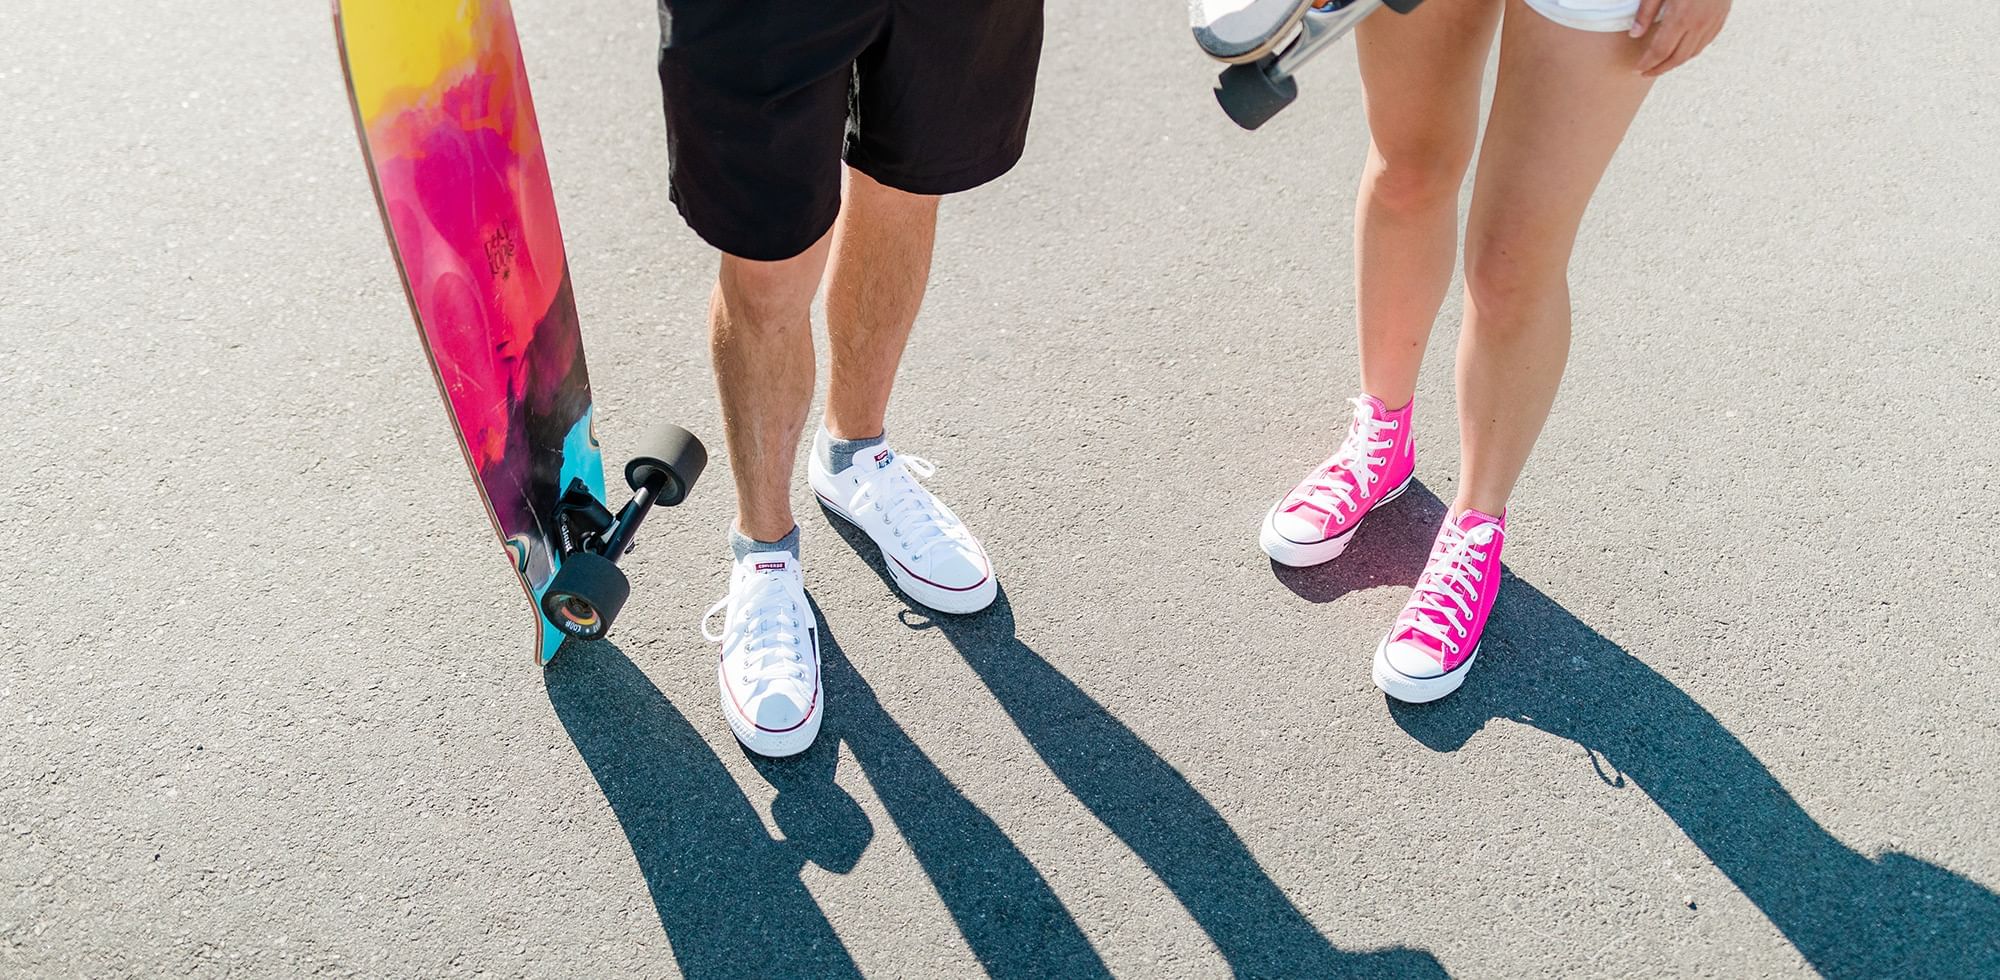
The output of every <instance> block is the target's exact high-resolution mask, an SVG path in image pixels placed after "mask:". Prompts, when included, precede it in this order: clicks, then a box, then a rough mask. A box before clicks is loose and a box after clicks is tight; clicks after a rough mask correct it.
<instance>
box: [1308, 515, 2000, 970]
mask: <svg viewBox="0 0 2000 980" xmlns="http://www.w3.org/2000/svg"><path fill="white" fill-rule="evenodd" d="M1444 512H1445V505H1444V504H1443V503H1442V502H1440V501H1439V500H1438V498H1437V497H1436V495H1434V494H1432V493H1431V492H1430V491H1429V490H1428V489H1426V488H1424V487H1423V486H1422V485H1416V486H1413V487H1412V488H1411V489H1410V492H1409V493H1407V494H1405V495H1404V497H1403V499H1402V500H1401V501H1398V502H1397V503H1395V504H1393V505H1391V506H1390V508H1385V511H1384V513H1383V514H1381V515H1378V516H1377V517H1371V518H1370V523H1369V525H1368V526H1366V527H1364V528H1363V530H1362V531H1361V532H1360V534H1361V537H1360V539H1358V540H1357V541H1356V542H1355V545H1356V547H1355V548H1354V550H1353V551H1352V552H1351V553H1350V554H1349V555H1347V556H1343V557H1342V558H1341V559H1340V560H1339V561H1336V562H1333V563H1331V564H1329V565H1324V566H1320V567H1318V568H1314V569H1286V568H1282V567H1281V566H1274V567H1277V568H1278V576H1279V578H1280V579H1281V580H1282V581H1284V583H1285V584H1286V585H1287V586H1289V587H1290V588H1291V589H1292V590H1293V591H1295V592H1297V593H1298V594H1299V595H1301V596H1303V597H1305V598H1307V599H1310V600H1312V601H1315V602H1325V601H1329V600H1331V599H1334V598H1337V597H1339V596H1341V595H1344V594H1346V593H1348V592H1351V591H1354V590H1357V589H1362V588H1369V587H1372V586H1375V585H1383V584H1396V585H1402V586H1403V587H1406V588H1407V587H1408V584H1409V583H1414V582H1415V581H1416V579H1417V575H1418V573H1419V572H1420V571H1421V570H1422V568H1423V563H1424V560H1425V558H1426V556H1427V555H1428V553H1429V549H1430V544H1431V539H1432V537H1433V535H1435V534H1436V532H1437V526H1438V524H1439V523H1440V522H1441V521H1442V520H1443V518H1444ZM1472 669H1473V670H1474V674H1473V675H1472V677H1471V678H1470V680H1469V681H1468V683H1467V684H1466V685H1465V687H1463V688H1461V689H1460V690H1459V691H1458V692H1457V693H1455V694H1453V695H1451V696H1450V697H1447V698H1445V699H1444V700H1442V701H1438V702H1435V703H1433V704H1428V705H1405V704H1402V703H1400V702H1395V701H1390V702H1389V710H1390V712H1391V714H1392V715H1393V717H1394V718H1395V720H1396V723H1397V724H1398V725H1400V726H1402V728H1403V730H1404V731H1406V732H1408V733H1409V734H1410V736H1411V737H1412V738H1414V739H1416V740H1417V741H1418V742H1420V743H1422V744H1423V745H1424V746H1426V747H1428V748H1430V749H1432V750H1435V751H1439V752H1455V751H1457V750H1459V749H1460V748H1462V747H1464V746H1465V744H1466V742H1467V741H1468V740H1469V739H1470V738H1471V737H1472V735H1473V734H1474V733H1475V732H1477V731H1479V729H1480V728H1482V727H1484V726H1485V725H1486V723H1487V722H1489V721H1491V720H1494V719H1506V720H1509V721H1515V722H1519V723H1521V724H1524V725H1531V726H1534V727H1535V728H1539V729H1541V730H1543V731H1545V732H1548V733H1549V734H1551V735H1555V736H1557V737H1560V738H1564V739H1568V740H1570V741H1573V742H1575V743H1577V744H1578V745H1580V746H1582V747H1583V749H1584V750H1585V752H1586V753H1587V754H1588V755H1589V758H1590V763H1591V764H1592V765H1593V766H1596V767H1597V772H1598V775H1599V778H1601V779H1603V780H1605V782H1607V783H1608V784H1610V785H1612V786H1618V787H1622V786H1624V785H1625V784H1626V782H1627V780H1629V781H1630V782H1631V783H1632V784H1634V785H1636V786H1638V787H1639V789H1640V790H1641V791H1642V792H1644V793H1645V794H1646V795H1647V796H1649V797H1651V798H1652V800H1653V801H1654V802H1655V803H1656V804H1658V805H1659V807H1660V808H1661V809H1662V810H1664V811H1665V812H1666V814H1667V816H1668V817H1669V818H1671V819H1672V820H1673V821H1674V823H1675V824H1677V825H1679V827H1680V828H1681V830H1682V832H1684V833H1686V834H1687V836H1688V839H1689V840H1691V841H1693V842H1694V844H1695V846H1696V847H1699V848H1700V849H1701V850H1702V852H1703V853H1704V854H1706V855H1707V856H1708V858H1709V860H1711V861H1713V862H1715V865H1716V867H1717V868H1718V869H1720V870H1721V871H1722V872H1723V873H1724V874H1725V875H1727V876H1728V877H1729V879H1730V881H1732V882H1734V883H1735V885H1736V887H1737V888H1739V889H1741V890H1742V892H1743V893H1744V895H1746V896H1748V897H1749V899H1750V900H1751V901H1752V902H1754V903H1755V904H1756V905H1757V907H1758V908H1759V909H1761V910H1762V911H1763V913H1764V914H1765V915H1766V916H1767V917H1769V919H1770V920H1771V922H1772V923H1773V924H1775V925H1776V926H1777V927H1778V930H1779V931H1780V932H1782V933H1783V934H1784V935H1785V938H1786V939H1788V940H1789V941H1790V942H1791V943H1792V944H1793V945H1794V946H1795V947H1796V948H1797V949H1798V950H1799V952H1800V953H1801V954H1803V955H1804V956H1805V958H1806V960H1807V961H1808V962H1810V963H1811V964H1812V965H1813V967H1814V968H1815V969H1817V970H1819V971H1820V972H1821V973H1822V974H1825V975H1826V976H1829V977H1836V978H1845V977H1857V978H1859V977H1886V976H1897V977H1916V976H1922V977H1953V978H1957V977H1973V976H1988V977H1992V976H2000V897H1996V896H1995V894H1994V893H1993V892H1992V891H1991V890H1989V889H1987V888H1985V887H1984V886H1981V885H1980V884H1978V883H1977V882H1974V881H1972V880H1970V879H1968V878H1966V877H1964V876H1962V875H1959V874H1956V873H1954V872H1952V871H1949V870H1947V869H1945V868H1942V867H1939V866H1937V865H1935V864H1931V863H1929V862H1926V861H1924V860H1922V859H1920V858H1916V857H1912V856H1910V855H1906V854H1899V853H1895V852H1889V853H1885V854H1882V855H1880V856H1877V857H1870V856H1868V855H1865V854H1862V853H1860V852H1858V851H1856V850H1854V849H1853V848H1851V847H1848V846H1847V845H1846V844H1843V843H1841V842H1840V841H1839V840H1838V839H1836V838H1835V837H1834V836H1833V835H1832V834H1830V833H1828V832H1827V830H1826V829H1825V828H1824V827H1821V826H1820V825H1819V823H1818V821H1816V820H1814V819H1813V818H1812V817H1811V816H1810V815H1808V814H1807V813H1806V812H1805V810H1804V809H1803V808H1802V807H1800V806H1799V803H1798V801H1797V800H1795V799H1793V798H1792V796H1791V794H1790V793H1788V792H1786V791H1785V788H1784V787H1783V786H1781V785H1780V784H1779V783H1778V781H1777V779H1776V778H1775V777H1773V776H1772V775H1771V772H1770V770H1769V769H1767V768H1766V767H1765V766H1764V764H1763V763H1762V762H1759V761H1758V760H1757V757H1756V756H1754V755H1752V754H1751V753H1750V750H1749V749H1748V748H1746V747H1745V746H1744V745H1743V743H1742V742H1741V741H1739V740H1738V739H1737V738H1736V736H1734V735H1732V734H1730V733H1729V730H1728V729H1726V728H1724V727H1723V726H1722V724H1721V723H1720V722H1718V721H1717V720H1716V719H1715V716H1713V715H1711V714H1709V713H1708V711H1707V710H1706V709H1704V708H1703V707H1702V706H1701V705H1700V704H1698V703H1697V702H1696V701H1695V700H1694V699H1693V698H1691V697H1689V696H1688V695H1687V694H1686V693H1685V692H1683V691H1682V690H1681V689H1680V688H1678V687H1676V686H1675V685H1674V684H1673V682H1671V681H1669V680H1667V679H1666V678H1664V677H1662V676H1660V674H1658V673H1657V672H1655V671H1654V670H1653V669H1652V668H1650V667H1648V666H1646V665H1645V664H1644V663H1643V662H1641V661H1640V660H1639V659H1638V658H1636V657H1634V656H1632V655H1631V654H1630V653H1627V652H1626V651H1625V650H1624V649H1623V648H1622V647H1620V646H1618V645H1617V644H1616V643H1613V642H1611V641H1610V640H1608V639H1606V638H1605V637H1604V636H1603V635H1601V634H1599V633H1598V632H1597V631H1596V630H1594V629H1591V628H1590V627H1589V626H1588V625H1586V624H1584V623H1583V622H1582V621H1580V620H1578V619H1577V618H1576V617H1575V616H1573V615H1571V614H1570V613H1569V611H1568V610H1566V609H1564V608H1563V607H1562V606H1561V605H1560V604H1558V603H1557V602H1556V601H1555V600H1553V599H1551V598H1549V597H1548V596H1547V595H1546V594H1544V593H1542V592H1541V591H1540V590H1539V589H1536V588H1535V587H1534V586H1532V585H1530V584H1528V583H1527V582H1524V581H1521V580H1520V579H1518V578H1515V577H1513V575H1512V573H1511V572H1509V573H1508V575H1507V578H1506V579H1505V580H1504V584H1503V585H1502V586H1501V591H1500V598H1499V601H1498V603H1496V605H1495V606H1494V610H1493V618H1492V620H1491V621H1490V622H1489V625H1488V627H1487V634H1486V640H1485V644H1484V646H1483V647H1482V648H1481V650H1480V657H1479V661H1478V663H1477V664H1475V665H1474V667H1473V668H1472ZM1385 700H1386V699H1385Z"/></svg>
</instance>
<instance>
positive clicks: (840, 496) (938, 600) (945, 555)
mask: <svg viewBox="0 0 2000 980" xmlns="http://www.w3.org/2000/svg"><path fill="white" fill-rule="evenodd" d="M935 472H937V467H935V466H933V465H931V463H930V462H929V461H927V460H924V459H920V458H918V457H916V456H902V455H898V454H897V453H896V452H895V450H892V449H890V448H889V447H888V446H886V445H885V446H878V447H876V448H874V449H872V450H867V451H864V452H863V453H862V454H861V455H859V456H856V457H855V458H854V462H853V464H852V465H850V466H848V467H847V468H846V469H844V470H841V471H840V472H838V473H828V472H827V471H826V467H825V466H824V465H823V464H821V463H820V461H819V453H817V452H815V453H813V454H812V463H811V465H810V466H809V467H808V474H809V477H810V479H811V481H812V488H813V493H816V494H818V495H819V499H820V502H822V503H824V504H826V506H827V508H828V509H829V510H832V511H833V512H834V513H835V514H838V515H840V516H841V517H842V518H844V519H846V520H847V522H848V523H850V524H853V525H854V526H855V527H858V528H860V529H861V530H863V531H866V532H868V537H869V538H870V539H871V540H873V541H874V542H875V547H877V548H880V549H882V563H883V564H885V565H887V566H888V567H889V575H890V576H891V577H892V578H894V579H895V580H896V585H897V587H898V588H901V589H902V590H903V594H904V595H907V596H909V597H910V598H911V599H914V600H916V601H917V602H919V603H921V604H923V605H925V606H927V607H929V608H931V609H935V610H937V611H938V612H945V613H974V612H978V611H979V610H981V609H984V608H986V607H987V606H989V605H992V603H993V597H994V596H995V595H997V594H998V593H999V589H1000V585H999V582H998V581H997V580H996V579H994V577H993V566H992V565H991V564H990V563H989V562H988V561H987V560H986V549H984V548H982V547H980V546H979V539H978V538H975V537H973V536H972V532H970V531H967V530H966V529H965V523H964V522H963V521H960V520H959V519H958V515H957V514H954V513H952V512H951V508H950V507H946V506H945V505H944V501H942V500H939V499H937V497H935V496H933V495H932V494H931V492H930V491H929V490H926V489H924V485H923V484H921V483H919V482H917V481H918V479H920V478H928V477H929V476H930V475H931V474H933V473H935Z"/></svg>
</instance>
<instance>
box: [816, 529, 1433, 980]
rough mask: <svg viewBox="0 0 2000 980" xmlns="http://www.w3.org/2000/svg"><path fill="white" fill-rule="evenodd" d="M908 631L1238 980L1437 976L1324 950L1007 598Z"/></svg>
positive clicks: (1320, 938) (1389, 958) (1421, 964)
mask: <svg viewBox="0 0 2000 980" xmlns="http://www.w3.org/2000/svg"><path fill="white" fill-rule="evenodd" d="M830 523H831V524H833V526H834V527H835V528H836V529H838V531H839V533H840V534H841V536H842V537H843V538H844V539H845V540H846V541H847V543H848V544H849V545H850V546H851V547H853V548H854V549H855V551H856V552H857V553H858V554H859V555H860V556H861V557H862V558H863V560H865V561H867V562H868V564H869V567H870V568H872V569H874V571H875V574H876V575H877V576H879V577H880V578H881V579H882V582H883V584H884V585H885V586H886V587H888V588H889V589H890V590H891V591H892V592H893V591H894V589H895V586H894V583H893V581H892V580H891V579H890V577H889V574H888V571H887V569H886V568H885V567H884V566H883V565H882V561H881V557H880V554H879V552H878V551H877V550H876V548H875V546H874V544H873V543H872V542H870V541H869V540H868V538H867V537H866V536H865V535H864V534H862V532H860V531H859V530H857V529H855V528H853V527H852V526H850V525H848V524H847V523H846V522H844V521H840V520H833V521H830ZM897 594H898V595H899V596H900V593H897ZM910 622H911V625H912V628H915V629H936V630H937V631H938V632H939V633H941V634H943V635H944V637H945V639H946V640H947V641H949V642H950V643H951V645H952V646H953V647H954V648H956V649H957V651H958V653H959V655H960V656H961V657H963V658H964V659H965V661H966V663H967V664H968V665H970V666H971V667H972V669H973V671H974V672H975V673H977V674H978V675H979V677H980V680H981V681H982V682H983V683H984V684H985V685H986V687H987V689H988V690H989V691H990V692H991V693H992V694H993V696H994V697H995V698H996V699H997V700H998V701H999V702H1000V705H1001V707H1002V708H1004V709H1005V710H1006V711H1007V713H1008V715H1009V716H1010V717H1011V718H1012V719H1013V721H1014V723H1015V725H1016V726H1018V727H1019V728H1020V731H1021V733H1022V735H1024V736H1026V738H1027V740H1028V742H1029V744H1031V745H1032V746H1033V747H1034V749H1035V751H1036V753H1037V754H1038V755H1040V756H1041V759H1042V762H1043V763H1044V764H1045V765H1047V766H1048V767H1049V769H1050V770H1051V771H1053V772H1054V773H1055V774H1056V777H1057V778H1058V779H1060V780H1062V783H1063V785H1064V786H1065V787H1066V788H1067V789H1068V790H1069V791H1070V793H1071V794H1072V795H1074V796H1075V797H1076V798H1077V800H1078V801H1079V802H1081V803H1082V804H1083V805H1084V806H1085V808H1087V809H1089V810H1090V812H1091V813H1092V814H1093V815H1094V816H1096V817H1097V819H1098V820H1100V821H1101V822H1103V824H1104V825H1105V827H1107V828H1108V829H1110V831H1111V832H1112V833H1113V834H1115V835H1117V837H1118V838H1119V840H1121V841H1123V842H1124V843H1125V846H1127V847H1129V848H1131V849H1132V852H1133V853H1134V854H1136V855H1137V856H1138V857H1139V859H1140V860H1142V861H1144V862H1145V863H1146V866H1147V867H1148V868H1150V869H1151V870H1152V871H1153V873H1154V874H1155V875H1157V876H1158V877H1159V879H1160V880H1161V881H1162V882H1163V883H1165V884H1166V886H1167V888H1168V890H1169V891H1171V892H1172V893H1173V895H1174V898H1175V900H1176V901H1178V902H1180V903H1181V906H1182V907H1183V908H1185V909H1186V910H1187V912H1188V914H1189V915H1190V916H1191V917H1193V918H1194V920H1195V922H1196V923H1197V924H1199V925H1200V927H1201V929H1202V931H1203V932H1205V933H1207V934H1208V937H1209V939H1210V940H1211V941H1212V942H1214V944H1215V946H1216V948H1217V949H1218V950H1219V951H1220V952H1221V954H1222V956H1223V958H1224V959H1225V960H1226V961H1227V962H1228V964H1229V966H1230V968H1231V971H1232V972H1233V973H1235V974H1236V975H1238V976H1257V977H1271V976H1319V977H1327V976H1341V977H1375V976H1380V977H1443V976H1446V973H1445V971H1444V968H1443V967H1442V966H1441V965H1440V964H1439V963H1438V962H1437V960H1436V959H1435V958H1434V957H1432V956H1431V955H1430V954H1429V953H1427V952H1424V951H1421V950H1414V949H1407V948H1392V949H1385V950H1379V951H1368V952H1355V951H1350V950H1343V949H1340V948H1337V947H1335V946H1334V945H1333V944H1332V943H1331V942H1329V941H1328V940H1327V938H1326V937H1325V936H1324V935H1322V934H1321V933H1320V932H1319V930H1318V929H1317V928H1315V927H1314V926H1313V924H1312V922H1311V921H1310V920H1309V919H1307V918H1306V917H1305V915H1304V913H1302V912H1300V911H1299V909H1298V907H1297V906H1295V905H1294V904H1292V900H1291V898H1290V897H1289V896H1287V895H1286V894H1285V892H1284V890H1283V889H1281V888H1279V887H1278V885H1277V884H1276V883H1275V882H1273V881H1272V880H1271V878H1270V875H1268V874H1266V873H1265V871H1264V869H1263V867H1262V866H1261V865H1259V864H1258V863H1257V859H1256V858H1255V857H1254V856H1252V855H1251V853H1250V850H1249V848H1248V847H1246V846H1245V845H1244V843H1243V840H1242V838H1240V837H1238V836H1237V834H1236V831H1235V830H1234V828H1232V827H1230V825H1229V822H1228V821H1227V820H1225V819H1223V817H1222V814H1221V813H1219V812H1218V811H1217V810H1216V809H1215V807H1214V805H1213V804H1211V803H1209V802H1208V800H1207V798H1205V797H1203V796H1202V794H1201V793H1200V791H1198V790H1196V789H1195V788H1194V786H1193V785H1192V784H1190V783H1189V782H1188V780H1187V778H1186V777H1185V776H1182V775H1181V774H1180V772H1179V771H1178V770H1176V769H1175V768H1174V767H1173V765H1172V764H1171V763H1169V762H1167V761H1166V760H1165V759H1163V758H1161V757H1160V755H1159V753H1157V752H1155V751H1153V749H1152V747H1151V746H1149V745H1147V744H1146V742H1145V741H1144V740H1143V739H1141V738H1140V737H1139V736H1138V735H1137V734H1135V733H1134V732H1133V731H1132V730H1131V729H1130V728H1127V727H1126V726H1125V724H1124V723H1123V722H1121V721H1119V720H1118V718H1117V716H1115V715H1113V714H1112V713H1111V712H1110V710H1108V709H1106V708H1105V707H1104V706H1103V705H1101V704H1099V703H1098V702H1097V701H1096V700H1095V699H1094V698H1092V697H1091V696H1090V695H1089V694H1087V693H1085V692H1084V690H1083V689H1082V688H1080V687H1078V686H1077V685H1076V684H1075V682H1073V681H1071V680H1070V679H1069V678H1068V677H1066V676H1064V675H1063V673H1062V672H1061V671H1059V670H1057V669H1056V668H1055V667H1053V666H1052V665H1050V664H1049V662H1048V661H1046V660H1044V659H1042V657H1041V655H1040V654H1038V653H1036V652H1035V651H1034V650H1033V649H1032V648H1030V647H1029V646H1027V644H1025V643H1022V642H1021V641H1020V639H1019V638H1018V637H1017V636H1016V634H1015V628H1014V612H1013V607H1012V605H1011V603H1010V602H1009V601H1008V597H1007V591H1006V589H1005V588H1002V589H1001V590H1000V594H999V597H998V598H996V599H995V600H994V602H993V605H992V606H989V607H988V608H987V609H986V610H984V611H982V612H979V613H975V614H973V615H970V616H939V617H936V618H926V617H925V616H924V614H922V613H913V614H912V615H911V618H910ZM842 710H845V707H844V704H843V708H842ZM869 773H870V777H871V779H872V778H873V776H874V774H875V772H874V770H873V769H872V768H871V769H870V770H869ZM996 972H997V971H996Z"/></svg>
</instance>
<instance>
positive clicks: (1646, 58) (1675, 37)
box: [1637, 18, 1689, 76]
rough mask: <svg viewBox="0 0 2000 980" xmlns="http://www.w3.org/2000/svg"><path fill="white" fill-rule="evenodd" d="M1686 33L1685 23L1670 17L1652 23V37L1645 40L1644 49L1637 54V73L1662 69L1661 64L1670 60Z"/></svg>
mask: <svg viewBox="0 0 2000 980" xmlns="http://www.w3.org/2000/svg"><path fill="white" fill-rule="evenodd" d="M1688 34H1689V31H1688V28H1687V25H1686V24H1682V23H1679V22H1678V21H1677V20H1674V19H1671V18H1670V19H1668V20H1666V21H1664V22H1662V23H1659V24H1655V25H1653V29H1652V39H1651V40H1649V41H1647V42H1646V50H1645V51H1644V52H1642V53H1641V54H1640V55H1639V63H1638V65H1637V71H1638V72H1639V74H1641V75H1649V76H1650V75H1657V74H1659V73H1660V72H1662V71H1664V70H1665V69H1664V68H1662V67H1661V66H1663V65H1665V64H1667V62H1668V61H1670V60H1672V58H1673V56H1674V51H1675V50H1676V49H1677V48H1679V47H1680V44H1681V42H1682V41H1685V40H1687V37H1688Z"/></svg>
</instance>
